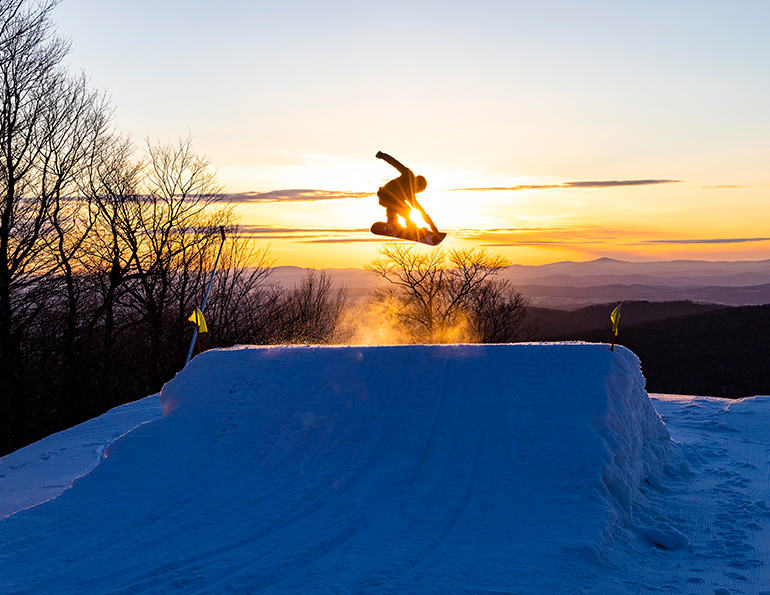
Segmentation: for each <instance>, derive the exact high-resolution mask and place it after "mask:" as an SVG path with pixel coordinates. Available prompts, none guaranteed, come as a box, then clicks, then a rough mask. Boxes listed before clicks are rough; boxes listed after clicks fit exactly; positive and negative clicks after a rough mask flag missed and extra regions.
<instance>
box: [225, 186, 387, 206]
mask: <svg viewBox="0 0 770 595" xmlns="http://www.w3.org/2000/svg"><path fill="white" fill-rule="evenodd" d="M372 194H373V193H371V192H350V191H345V190H317V189H308V188H290V189H287V190H271V191H270V192H238V193H235V194H227V195H225V196H224V200H226V201H227V202H233V203H242V202H314V201H319V200H340V199H343V198H356V199H358V198H366V197H368V196H372Z"/></svg>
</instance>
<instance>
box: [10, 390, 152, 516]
mask: <svg viewBox="0 0 770 595" xmlns="http://www.w3.org/2000/svg"><path fill="white" fill-rule="evenodd" d="M160 416H161V409H160V399H159V398H158V395H153V396H151V397H146V398H144V399H142V400H140V401H136V402H135V403H128V404H127V405H121V406H120V407H115V409H112V410H110V411H108V412H107V413H105V414H104V415H100V416H99V417H97V418H94V419H92V420H89V421H87V422H85V423H82V424H80V425H77V426H75V427H74V428H70V429H69V430H67V431H65V432H59V433H58V434H53V435H52V436H48V437H47V438H44V439H43V440H40V441H38V442H35V443H34V444H30V445H29V446H27V447H25V448H21V449H19V450H17V451H16V452H13V453H11V454H9V455H6V456H4V457H0V518H2V517H4V516H7V515H9V514H11V513H14V512H17V511H19V510H21V509H23V508H28V507H30V506H35V505H36V504H40V503H41V502H45V501H46V500H49V499H51V498H55V497H56V496H58V495H59V494H61V493H62V492H63V491H64V490H65V489H66V488H67V487H69V485H70V484H71V483H72V482H73V480H75V479H76V478H78V477H80V476H82V475H85V474H86V473H88V472H89V471H91V469H93V468H94V467H96V465H98V464H99V462H100V461H101V460H102V459H103V455H104V450H105V449H106V448H107V446H108V445H109V444H110V443H111V442H112V441H113V440H115V439H116V438H118V437H119V436H122V435H123V434H125V433H126V432H128V431H130V430H132V429H133V428H135V427H136V426H138V425H139V424H142V423H144V422H147V421H151V420H153V419H157V418H159V417H160Z"/></svg>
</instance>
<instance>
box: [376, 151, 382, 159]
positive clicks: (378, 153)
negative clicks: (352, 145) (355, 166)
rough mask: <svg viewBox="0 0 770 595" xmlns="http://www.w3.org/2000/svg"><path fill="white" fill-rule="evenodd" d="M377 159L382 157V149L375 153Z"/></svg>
mask: <svg viewBox="0 0 770 595" xmlns="http://www.w3.org/2000/svg"><path fill="white" fill-rule="evenodd" d="M375 157H376V158H377V159H382V151H377V154H376V155H375Z"/></svg>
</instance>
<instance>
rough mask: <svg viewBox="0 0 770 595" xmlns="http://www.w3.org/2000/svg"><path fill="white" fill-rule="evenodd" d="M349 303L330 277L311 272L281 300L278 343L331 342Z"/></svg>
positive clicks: (320, 272) (308, 271) (345, 295)
mask: <svg viewBox="0 0 770 595" xmlns="http://www.w3.org/2000/svg"><path fill="white" fill-rule="evenodd" d="M346 300H347V292H346V291H345V289H344V288H335V287H334V284H333V283H332V279H331V276H329V274H328V273H326V272H323V271H317V270H315V269H308V270H307V272H306V273H305V275H304V276H303V277H302V279H301V280H300V282H299V283H298V284H297V285H296V286H295V287H293V288H292V289H291V290H290V291H288V292H287V293H286V294H285V295H284V296H283V299H282V300H281V307H280V309H279V311H278V319H279V320H280V322H279V325H278V329H277V331H278V332H277V335H276V337H275V342H278V343H329V342H330V341H331V339H332V337H333V336H334V331H335V329H336V327H337V323H338V322H339V320H340V316H341V314H342V309H343V307H344V306H345V302H346Z"/></svg>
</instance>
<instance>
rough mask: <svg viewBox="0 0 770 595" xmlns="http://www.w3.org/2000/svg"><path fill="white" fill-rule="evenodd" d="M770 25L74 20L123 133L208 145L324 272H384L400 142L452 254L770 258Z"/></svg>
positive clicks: (293, 14)
mask: <svg viewBox="0 0 770 595" xmlns="http://www.w3.org/2000/svg"><path fill="white" fill-rule="evenodd" d="M147 15H151V16H150V18H148V16H147ZM404 15H408V18H407V19H406V20H405V18H404ZM768 17H770V5H767V4H761V3H747V4H742V5H740V6H733V5H731V6H725V5H722V4H721V3H717V2H705V3H685V4H682V5H677V6H675V7H672V6H667V5H662V4H658V3H654V4H650V5H645V6H618V5H616V4H614V3H608V2H602V1H593V2H588V3H584V4H582V5H581V6H580V7H576V6H574V5H571V4H570V3H566V2H549V3H544V4H540V5H531V4H530V3H524V2H514V3H511V4H508V5H505V6H501V5H499V4H497V3H495V2H487V3H484V4H482V5H480V6H475V7H473V8H471V7H469V6H446V5H444V4H441V5H439V4H438V3H435V2H428V3H425V4H424V5H420V6H411V5H408V3H399V2H397V3H396V5H389V6H388V7H378V6H368V5H366V6H364V5H359V4H356V3H353V2H348V1H335V2H330V3H324V4H322V5H305V4H298V3H295V2H282V3H261V4H260V5H259V6H254V5H251V4H250V3H247V2H244V1H243V0H238V1H233V2H230V3H228V4H227V5H225V6H218V7H214V6H208V5H202V4H195V5H193V6H192V7H190V6H189V5H187V4H184V5H183V4H181V2H179V1H178V0H173V1H169V2H167V3H164V4H163V6H157V5H156V4H154V3H150V2H149V1H148V0H138V2H134V3H131V4H130V5H126V4H120V3H103V2H98V1H97V0H64V1H63V2H61V4H60V5H59V6H58V7H57V8H56V9H55V10H54V12H53V19H54V21H55V22H56V23H57V25H58V31H59V34H60V35H62V36H65V37H68V38H71V40H72V51H71V53H70V55H69V56H68V63H69V64H70V66H71V68H72V69H73V70H80V69H82V70H84V71H85V72H86V74H87V75H88V76H89V77H90V79H91V82H92V85H93V86H95V87H97V88H101V89H105V90H106V91H107V92H108V93H109V94H110V96H111V97H112V100H113V104H114V107H115V116H114V124H115V126H116V128H117V129H118V130H119V131H122V132H125V133H126V134H129V135H131V137H132V138H134V139H135V140H137V141H138V142H139V143H140V144H141V140H140V139H142V138H144V137H150V138H152V139H154V140H161V141H164V142H173V141H174V140H176V139H177V138H180V137H185V136H187V135H188V134H190V135H191V136H192V138H193V141H194V144H195V149H196V151H197V152H199V153H200V154H204V155H206V156H208V157H209V158H210V159H211V160H212V163H213V164H214V166H216V168H217V169H218V177H219V180H220V181H221V183H222V184H223V185H224V188H225V193H226V194H228V195H230V200H231V201H232V202H233V203H234V204H235V208H236V210H237V212H238V213H239V214H240V215H241V217H242V224H243V226H244V228H245V230H246V232H247V233H248V234H250V235H251V236H252V237H254V238H256V239H259V240H260V241H261V242H262V243H263V244H270V245H271V251H272V254H273V256H275V257H276V258H277V259H278V262H277V264H279V265H283V266H300V267H305V268H306V267H317V268H360V267H362V266H363V265H364V264H365V263H366V262H368V261H370V260H372V259H373V258H375V257H376V256H377V249H378V247H379V246H381V245H382V240H381V239H379V238H377V237H375V236H373V235H372V234H370V233H369V227H370V225H371V224H372V223H373V222H374V221H377V220H382V219H384V209H383V208H382V207H380V206H379V205H378V204H377V199H376V196H375V193H376V191H377V188H378V187H379V186H381V185H383V184H384V183H385V182H386V181H387V180H389V179H391V178H392V177H395V176H396V175H397V172H396V171H395V170H394V169H392V168H391V167H390V166H388V165H387V164H385V163H383V162H380V161H379V160H377V159H375V157H374V155H375V153H376V152H377V151H378V150H382V151H385V152H388V153H390V154H392V155H393V156H394V157H396V158H397V159H399V160H400V161H402V162H403V163H404V164H405V165H406V166H407V167H410V168H411V169H412V170H414V172H415V173H416V174H423V175H425V177H426V178H427V180H428V188H427V190H426V191H425V192H424V193H423V194H421V195H420V202H421V203H422V204H423V205H424V206H425V208H426V210H427V211H428V213H429V214H430V215H431V216H432V218H433V219H434V220H435V221H436V223H437V225H438V226H439V227H440V228H441V229H442V230H443V231H446V232H448V233H449V236H448V237H447V240H446V242H445V244H446V246H447V247H449V248H456V247H476V246H483V247H487V248H488V249H490V250H491V251H494V252H498V253H501V254H503V255H504V256H506V257H507V258H508V259H509V260H510V261H511V262H513V263H517V264H524V265H542V264H550V263H556V262H564V261H570V262H581V261H590V260H594V259H597V258H602V257H606V258H613V259H616V260H624V261H628V262H634V261H645V262H647V261H664V260H693V261H743V260H765V259H768V258H770V237H767V236H768V235H770V234H767V232H766V231H765V230H764V222H763V221H762V218H761V217H757V216H756V213H757V212H758V211H760V210H761V209H762V207H764V205H765V203H766V201H767V198H768V195H769V194H770V191H768V189H769V188H770V177H769V176H768V175H767V173H766V164H767V162H768V157H770V141H769V140H768V139H770V134H768V133H770V122H768V119H767V118H766V117H765V109H766V107H765V106H766V105H767V100H768V98H769V97H770V81H768V79H767V77H766V73H765V70H766V66H765V64H764V60H763V56H765V55H767V54H768V53H769V52H770V39H768V38H767V36H766V35H765V32H764V29H763V23H765V22H767V20H768ZM107 25H109V26H107Z"/></svg>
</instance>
